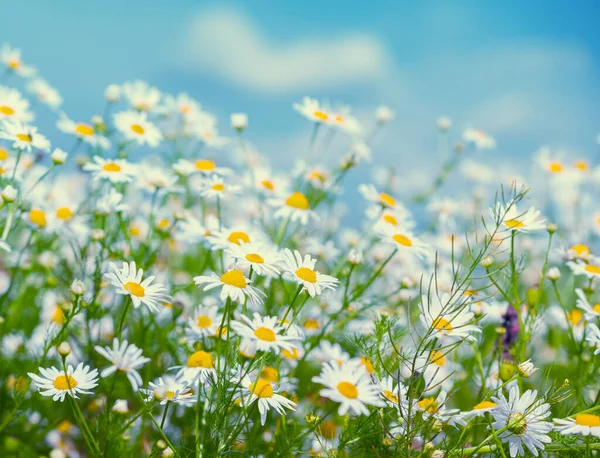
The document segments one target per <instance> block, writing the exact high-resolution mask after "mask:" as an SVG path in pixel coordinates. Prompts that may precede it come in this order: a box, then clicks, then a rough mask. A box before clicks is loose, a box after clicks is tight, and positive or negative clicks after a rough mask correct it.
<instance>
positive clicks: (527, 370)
mask: <svg viewBox="0 0 600 458" xmlns="http://www.w3.org/2000/svg"><path fill="white" fill-rule="evenodd" d="M535 371H537V367H535V366H534V365H533V363H532V362H531V360H530V359H528V360H527V361H525V362H524V363H521V364H519V374H521V377H525V378H529V377H531V376H532V375H533V373H534V372H535Z"/></svg>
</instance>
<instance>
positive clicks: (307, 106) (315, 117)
mask: <svg viewBox="0 0 600 458" xmlns="http://www.w3.org/2000/svg"><path fill="white" fill-rule="evenodd" d="M293 107H294V110H296V111H297V112H298V113H300V114H301V115H302V116H304V117H305V118H306V119H308V120H310V121H313V122H316V123H329V122H330V121H331V115H332V113H331V112H330V111H329V109H328V108H326V107H325V106H322V105H321V104H320V103H319V101H318V100H316V99H312V98H310V97H304V98H303V99H302V103H294V105H293Z"/></svg>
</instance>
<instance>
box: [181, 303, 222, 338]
mask: <svg viewBox="0 0 600 458" xmlns="http://www.w3.org/2000/svg"><path fill="white" fill-rule="evenodd" d="M222 320H223V315H222V314H220V313H219V311H218V307H217V306H201V307H199V308H198V309H197V310H196V311H195V312H194V315H193V317H192V318H190V319H189V320H188V329H189V331H190V334H191V336H192V337H200V338H202V337H213V336H215V335H216V334H217V330H218V328H219V325H220V324H221V321H222Z"/></svg>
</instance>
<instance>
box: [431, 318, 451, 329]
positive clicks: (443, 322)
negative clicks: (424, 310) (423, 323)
mask: <svg viewBox="0 0 600 458" xmlns="http://www.w3.org/2000/svg"><path fill="white" fill-rule="evenodd" d="M433 327H434V328H435V329H436V330H438V331H451V330H452V324H450V322H449V321H448V320H447V319H446V318H442V317H438V318H436V319H435V320H433Z"/></svg>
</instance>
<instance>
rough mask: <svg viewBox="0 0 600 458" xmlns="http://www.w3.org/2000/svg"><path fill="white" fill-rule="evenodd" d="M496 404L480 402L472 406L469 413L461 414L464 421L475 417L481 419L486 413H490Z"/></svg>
mask: <svg viewBox="0 0 600 458" xmlns="http://www.w3.org/2000/svg"><path fill="white" fill-rule="evenodd" d="M497 405H498V404H496V403H495V402H492V401H481V402H480V403H478V404H476V405H474V406H473V408H472V409H471V410H470V411H469V412H463V413H462V416H463V418H464V419H465V420H470V419H471V418H475V417H483V416H484V415H485V414H486V413H487V412H491V411H492V410H493V409H495V408H496V406H497Z"/></svg>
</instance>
